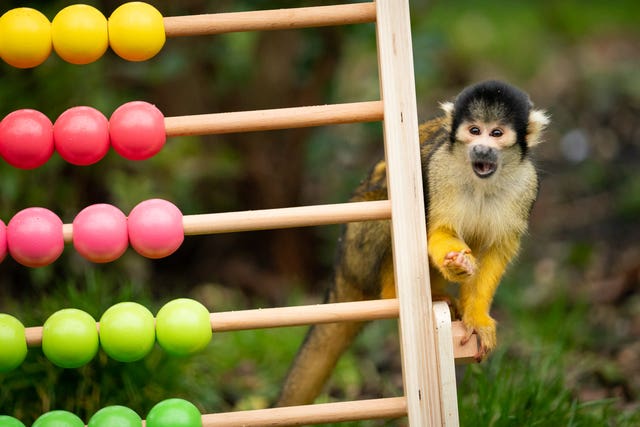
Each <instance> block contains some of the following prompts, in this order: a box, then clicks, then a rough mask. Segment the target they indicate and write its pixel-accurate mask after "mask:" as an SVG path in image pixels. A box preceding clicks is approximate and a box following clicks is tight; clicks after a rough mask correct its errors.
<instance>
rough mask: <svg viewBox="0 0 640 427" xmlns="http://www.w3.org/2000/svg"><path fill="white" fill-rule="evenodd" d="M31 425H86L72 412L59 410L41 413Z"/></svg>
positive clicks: (60, 426) (74, 426) (81, 426)
mask: <svg viewBox="0 0 640 427" xmlns="http://www.w3.org/2000/svg"><path fill="white" fill-rule="evenodd" d="M31 427H84V422H82V420H81V419H80V418H78V416H77V415H75V414H72V413H71V412H68V411H59V410H58V411H50V412H47V413H45V414H42V415H40V416H39V417H38V419H37V420H36V421H35V422H34V423H33V425H32V426H31Z"/></svg>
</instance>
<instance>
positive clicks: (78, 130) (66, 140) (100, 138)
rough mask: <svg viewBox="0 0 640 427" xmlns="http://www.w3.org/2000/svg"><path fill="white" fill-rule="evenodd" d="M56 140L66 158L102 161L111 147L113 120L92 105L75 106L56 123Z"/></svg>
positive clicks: (87, 162) (79, 161) (82, 163)
mask: <svg viewBox="0 0 640 427" xmlns="http://www.w3.org/2000/svg"><path fill="white" fill-rule="evenodd" d="M53 140H54V143H55V147H56V150H57V151H58V153H59V154H60V156H62V158H63V159H65V160H66V161H68V162H69V163H72V164H74V165H79V166H87V165H91V164H94V163H96V162H98V161H99V160H100V159H102V158H103V157H104V156H105V154H107V151H109V121H108V120H107V118H106V117H105V116H104V115H103V114H102V113H101V112H100V111H98V110H96V109H95V108H92V107H73V108H69V109H68V110H66V111H65V112H64V113H62V114H61V115H60V117H58V119H57V120H56V122H55V124H54V125H53Z"/></svg>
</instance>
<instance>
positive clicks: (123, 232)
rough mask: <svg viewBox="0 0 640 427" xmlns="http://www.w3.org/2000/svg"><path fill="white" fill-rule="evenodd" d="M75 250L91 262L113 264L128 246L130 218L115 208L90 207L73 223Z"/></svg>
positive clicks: (103, 205)
mask: <svg viewBox="0 0 640 427" xmlns="http://www.w3.org/2000/svg"><path fill="white" fill-rule="evenodd" d="M73 246H74V247H75V248H76V250H77V251H78V253H79V254H80V255H82V256H83V257H84V258H86V259H88V260H89V261H92V262H99V263H104V262H111V261H115V260H116V259H118V258H120V256H122V254H123V253H124V252H125V251H126V250H127V247H128V246H129V234H128V230H127V217H126V216H125V215H124V213H122V211H121V210H120V209H118V208H116V207H115V206H112V205H107V204H104V203H101V204H97V205H91V206H87V207H86V208H84V209H83V210H81V211H80V212H79V213H78V215H76V217H75V218H74V220H73Z"/></svg>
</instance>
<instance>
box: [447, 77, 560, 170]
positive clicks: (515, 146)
mask: <svg viewBox="0 0 640 427" xmlns="http://www.w3.org/2000/svg"><path fill="white" fill-rule="evenodd" d="M442 108H443V110H444V111H445V113H446V114H447V118H448V120H447V121H448V123H450V134H449V142H450V144H451V149H454V148H456V149H464V150H465V151H466V153H467V160H468V161H469V165H470V167H471V169H472V170H473V172H474V173H475V175H476V176H477V177H478V178H481V179H488V178H490V177H491V176H492V175H494V173H495V172H496V171H498V170H499V169H500V168H501V167H503V166H504V165H505V164H506V163H513V162H517V161H518V159H519V160H523V159H524V158H525V157H526V155H527V151H528V149H529V148H530V147H533V146H534V145H537V144H538V143H539V142H540V137H541V133H542V131H543V129H544V128H545V127H546V125H547V123H548V121H549V119H548V117H547V115H546V114H545V113H544V112H543V111H540V110H534V109H533V104H532V103H531V101H530V100H529V96H528V95H527V94H526V93H524V92H523V91H521V90H520V89H517V88H515V87H513V86H511V85H508V84H506V83H503V82H500V81H486V82H481V83H478V84H476V85H473V86H469V87H467V88H466V89H464V90H463V91H462V92H461V93H460V94H459V95H458V96H457V97H456V99H455V101H454V102H453V103H445V104H443V105H442Z"/></svg>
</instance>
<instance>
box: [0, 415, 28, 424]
mask: <svg viewBox="0 0 640 427" xmlns="http://www.w3.org/2000/svg"><path fill="white" fill-rule="evenodd" d="M0 426H2V427H25V425H24V423H23V422H22V421H20V420H19V419H17V418H13V417H10V416H9V415H0Z"/></svg>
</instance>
